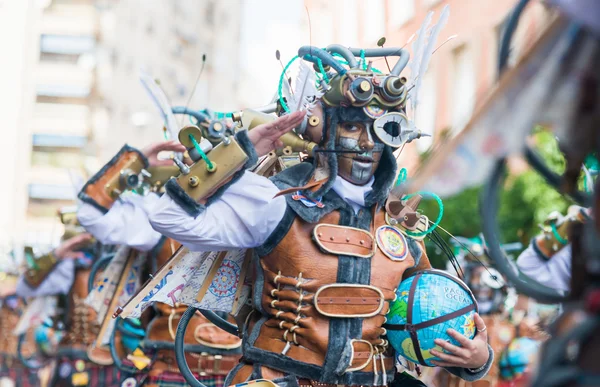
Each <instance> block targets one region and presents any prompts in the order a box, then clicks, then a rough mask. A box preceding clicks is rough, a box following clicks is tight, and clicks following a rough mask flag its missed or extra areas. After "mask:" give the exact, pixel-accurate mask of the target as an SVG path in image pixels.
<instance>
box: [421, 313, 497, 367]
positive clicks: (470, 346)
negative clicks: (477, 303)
mask: <svg viewBox="0 0 600 387" xmlns="http://www.w3.org/2000/svg"><path fill="white" fill-rule="evenodd" d="M474 318H475V326H476V327H477V334H476V335H475V337H474V338H473V340H469V339H468V338H467V337H465V336H463V335H461V334H460V333H458V332H457V331H455V330H454V329H448V331H447V333H448V334H449V335H450V336H452V337H453V338H454V339H455V340H456V341H458V342H459V343H460V345H461V347H457V346H456V345H454V344H451V343H449V342H447V341H444V340H442V339H435V340H434V342H435V343H436V344H437V345H439V346H440V347H442V348H444V349H445V350H446V351H448V352H450V353H449V354H448V353H444V352H440V351H436V350H435V349H432V350H431V351H430V352H431V354H432V355H434V356H436V357H438V358H440V359H441V360H442V361H435V360H434V361H432V363H433V364H435V365H436V366H438V367H461V368H471V369H477V368H480V367H482V366H483V365H484V364H485V363H487V361H488V359H489V357H490V353H489V352H488V345H487V339H488V337H487V331H486V327H485V323H484V322H483V319H482V318H481V317H480V316H479V314H477V313H475V317H474Z"/></svg>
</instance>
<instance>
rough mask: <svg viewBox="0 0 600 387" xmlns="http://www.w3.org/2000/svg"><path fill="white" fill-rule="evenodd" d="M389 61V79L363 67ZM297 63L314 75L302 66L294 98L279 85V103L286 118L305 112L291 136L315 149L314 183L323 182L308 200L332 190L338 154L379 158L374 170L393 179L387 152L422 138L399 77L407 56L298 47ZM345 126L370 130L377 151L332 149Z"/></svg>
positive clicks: (336, 46)
mask: <svg viewBox="0 0 600 387" xmlns="http://www.w3.org/2000/svg"><path fill="white" fill-rule="evenodd" d="M388 56H396V57H398V61H397V62H396V64H395V65H394V67H393V68H392V70H391V71H390V73H389V74H384V73H382V72H381V71H379V70H377V69H375V68H373V66H372V62H371V61H370V62H369V63H368V64H367V58H374V57H388ZM357 57H359V58H357ZM298 58H302V59H304V60H306V61H308V62H311V63H313V64H314V71H313V69H311V68H310V67H309V66H307V65H306V64H305V63H304V62H302V63H301V64H300V71H299V75H298V78H297V79H296V84H295V87H294V93H292V92H291V90H290V88H289V87H288V85H287V82H281V84H282V87H281V93H280V94H281V97H280V103H281V105H282V106H283V108H284V110H286V111H287V112H293V111H298V110H307V117H306V119H305V120H304V122H303V123H302V124H301V125H300V126H299V127H298V128H296V133H297V134H300V135H302V136H303V137H304V138H305V139H308V140H311V141H314V142H316V143H318V144H319V149H317V150H316V154H317V157H316V158H315V160H316V168H317V172H316V174H315V178H316V179H318V180H323V179H325V178H326V182H325V183H324V184H323V185H322V186H321V188H320V189H318V190H317V191H316V192H313V193H312V196H313V197H317V196H321V195H323V194H324V193H326V192H327V191H328V190H329V189H330V188H331V186H332V185H333V182H334V181H335V179H336V177H337V175H338V167H339V165H338V162H339V161H338V158H339V157H340V154H344V153H354V154H357V155H358V154H361V153H364V155H365V156H366V158H367V159H369V158H370V159H371V160H373V159H375V160H376V161H378V158H377V157H376V156H375V155H374V154H375V153H380V154H381V156H378V157H381V158H382V160H381V161H382V165H381V167H379V168H377V169H387V173H395V160H394V161H393V164H394V165H393V166H392V165H390V163H392V159H394V158H393V155H392V150H393V149H397V148H399V147H401V146H402V145H403V144H406V143H408V142H411V141H412V140H414V139H417V138H420V137H421V136H423V134H422V133H421V132H420V131H419V130H417V129H416V128H415V125H414V123H413V122H412V121H411V120H410V119H409V118H408V117H407V114H406V102H407V99H408V98H409V94H410V93H409V91H410V88H411V85H408V84H407V80H406V78H405V77H402V76H401V72H402V71H403V70H404V68H405V67H406V65H407V64H408V60H409V54H408V51H406V50H405V49H403V48H376V49H358V48H346V47H343V46H341V45H339V44H333V45H330V46H328V47H326V48H325V49H320V48H317V47H314V46H304V47H301V48H300V49H299V50H298ZM284 73H285V72H284ZM282 77H283V75H282ZM318 77H320V79H317V78H318ZM282 79H283V78H282ZM348 122H361V123H364V124H365V126H366V127H367V128H372V133H373V134H374V135H375V137H374V138H373V139H372V141H373V142H374V143H375V144H376V145H375V146H374V147H373V149H372V151H371V152H368V153H367V152H364V150H362V149H361V148H359V147H358V146H357V148H356V149H355V150H353V149H352V148H351V147H343V148H341V147H340V146H339V144H336V137H337V133H336V132H337V130H338V127H340V125H342V124H344V123H348ZM369 136H370V133H369ZM354 144H357V141H355V142H354ZM356 158H357V159H361V158H360V157H356ZM363 158H364V157H363ZM365 161H368V160H365ZM372 172H376V171H371V173H372ZM379 173H381V171H380V172H379Z"/></svg>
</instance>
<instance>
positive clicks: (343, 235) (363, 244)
mask: <svg viewBox="0 0 600 387" xmlns="http://www.w3.org/2000/svg"><path fill="white" fill-rule="evenodd" d="M313 238H314V241H315V242H316V243H317V245H319V247H320V248H321V249H322V250H323V251H325V252H328V253H330V254H334V255H350V256H353V257H361V258H370V257H372V256H373V254H374V253H375V250H374V249H375V241H374V238H373V235H371V233H369V232H368V231H365V230H360V229H357V228H353V227H344V226H337V225H331V224H319V225H317V226H316V227H315V228H314V230H313Z"/></svg>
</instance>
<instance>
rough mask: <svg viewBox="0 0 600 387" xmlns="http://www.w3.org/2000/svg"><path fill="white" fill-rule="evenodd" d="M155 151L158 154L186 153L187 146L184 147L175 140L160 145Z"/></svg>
mask: <svg viewBox="0 0 600 387" xmlns="http://www.w3.org/2000/svg"><path fill="white" fill-rule="evenodd" d="M155 150H156V152H157V153H158V152H162V151H173V152H185V151H186V149H185V146H183V145H182V144H181V143H179V142H178V141H173V140H171V141H165V142H161V143H159V144H158V146H157V147H156V149H155Z"/></svg>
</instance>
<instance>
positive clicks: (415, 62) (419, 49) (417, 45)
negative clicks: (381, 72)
mask: <svg viewBox="0 0 600 387" xmlns="http://www.w3.org/2000/svg"><path fill="white" fill-rule="evenodd" d="M432 18H433V11H429V12H428V13H427V16H426V17H425V20H423V24H421V28H419V31H418V32H417V39H415V40H414V41H413V44H412V49H413V50H412V51H413V59H412V61H410V65H409V67H410V78H409V79H408V85H409V86H412V85H414V84H415V82H416V79H417V75H418V73H419V66H420V65H421V59H422V58H423V52H424V51H425V42H426V36H427V29H428V28H429V24H430V23H431V19H432ZM413 37H414V35H413ZM411 94H412V91H411ZM411 107H412V108H413V111H414V109H415V107H416V102H415V99H414V98H411Z"/></svg>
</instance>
